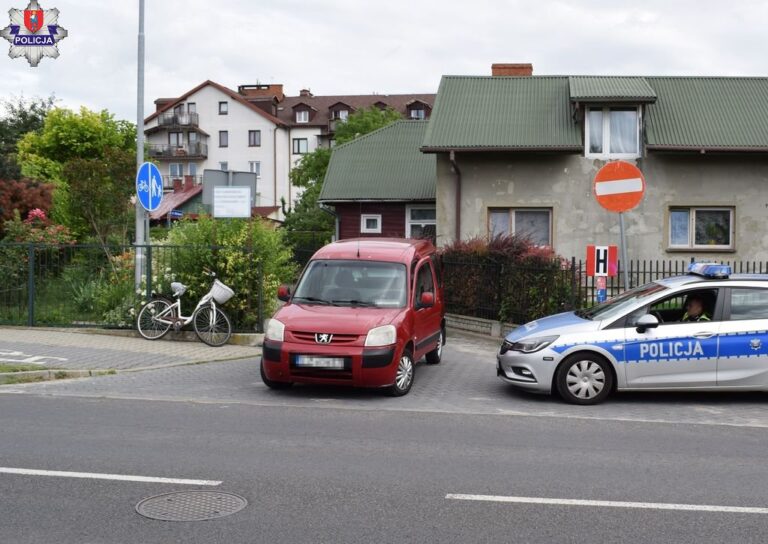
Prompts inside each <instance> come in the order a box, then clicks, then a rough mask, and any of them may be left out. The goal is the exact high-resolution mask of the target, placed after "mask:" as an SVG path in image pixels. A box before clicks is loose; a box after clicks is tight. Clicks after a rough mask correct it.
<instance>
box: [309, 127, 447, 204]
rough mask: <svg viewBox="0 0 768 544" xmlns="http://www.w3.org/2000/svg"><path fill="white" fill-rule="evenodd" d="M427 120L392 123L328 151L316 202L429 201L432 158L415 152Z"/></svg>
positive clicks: (432, 188) (433, 172)
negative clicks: (324, 171) (330, 151)
mask: <svg viewBox="0 0 768 544" xmlns="http://www.w3.org/2000/svg"><path fill="white" fill-rule="evenodd" d="M426 129H427V121H397V122H395V123H392V124H391V125H387V126H386V127H384V128H381V129H379V130H376V131H374V132H371V133H370V134H366V135H365V136H361V137H360V138H357V139H355V140H352V141H351V142H348V143H346V144H344V145H340V146H338V147H336V148H334V150H333V154H332V155H331V161H330V163H329V164H328V171H327V172H326V174H325V181H324V182H323V189H322V191H321V192H320V198H319V200H320V201H326V202H333V201H343V200H434V199H435V183H436V179H437V168H436V162H437V161H436V159H435V157H434V155H425V154H423V153H421V152H420V151H419V145H421V142H422V140H423V139H424V133H425V132H426Z"/></svg>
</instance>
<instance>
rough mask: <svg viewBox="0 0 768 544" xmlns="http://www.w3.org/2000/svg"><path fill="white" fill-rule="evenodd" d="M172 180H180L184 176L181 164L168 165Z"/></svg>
mask: <svg viewBox="0 0 768 544" xmlns="http://www.w3.org/2000/svg"><path fill="white" fill-rule="evenodd" d="M168 166H169V169H170V173H171V177H172V178H181V177H183V176H184V164H183V163H173V162H172V163H171V164H169V165H168Z"/></svg>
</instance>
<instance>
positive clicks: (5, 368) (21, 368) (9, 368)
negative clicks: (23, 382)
mask: <svg viewBox="0 0 768 544" xmlns="http://www.w3.org/2000/svg"><path fill="white" fill-rule="evenodd" d="M28 370H47V369H46V368H45V367H42V366H40V365H16V364H8V363H0V373H3V372H26V371H28Z"/></svg>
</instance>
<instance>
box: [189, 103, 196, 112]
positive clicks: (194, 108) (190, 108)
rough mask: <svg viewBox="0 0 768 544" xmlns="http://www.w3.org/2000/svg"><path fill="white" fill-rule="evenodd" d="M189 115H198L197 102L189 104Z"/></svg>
mask: <svg viewBox="0 0 768 544" xmlns="http://www.w3.org/2000/svg"><path fill="white" fill-rule="evenodd" d="M187 113H197V103H196V102H187Z"/></svg>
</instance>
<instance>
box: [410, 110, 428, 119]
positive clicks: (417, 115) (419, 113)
mask: <svg viewBox="0 0 768 544" xmlns="http://www.w3.org/2000/svg"><path fill="white" fill-rule="evenodd" d="M410 113H411V119H424V118H425V117H426V112H425V111H424V109H423V108H413V109H412V110H411V112H410Z"/></svg>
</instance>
